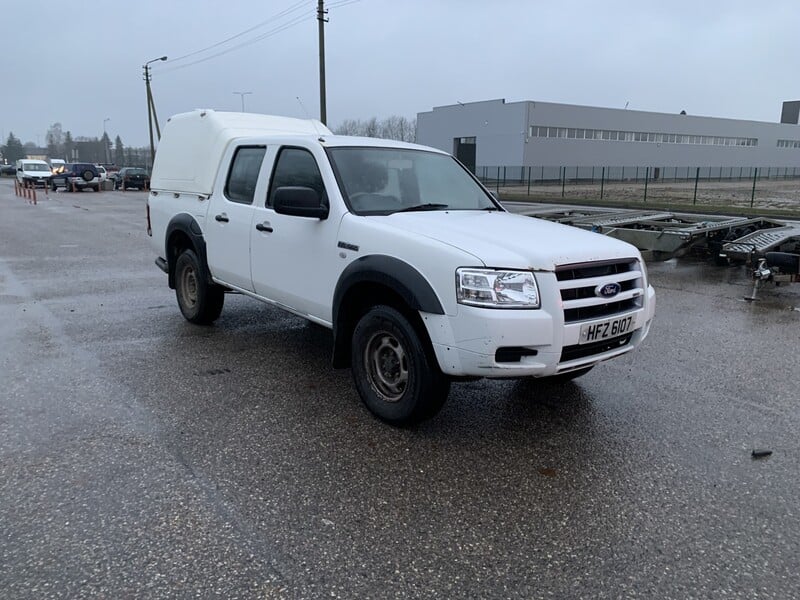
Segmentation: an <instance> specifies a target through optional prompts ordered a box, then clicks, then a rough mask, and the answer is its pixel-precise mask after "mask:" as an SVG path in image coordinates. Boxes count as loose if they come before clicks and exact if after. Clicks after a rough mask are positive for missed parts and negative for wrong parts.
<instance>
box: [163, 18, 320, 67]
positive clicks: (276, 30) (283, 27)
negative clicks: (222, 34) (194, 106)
mask: <svg viewBox="0 0 800 600" xmlns="http://www.w3.org/2000/svg"><path fill="white" fill-rule="evenodd" d="M313 18H315V17H313V16H311V15H305V16H302V17H296V18H295V19H294V20H292V21H289V22H287V23H284V24H283V25H281V26H279V27H276V28H274V29H271V30H269V31H267V32H266V33H263V34H261V35H259V36H257V37H255V38H253V39H251V40H248V41H246V42H242V43H241V44H238V45H236V46H232V47H230V48H227V49H225V50H222V51H221V52H217V53H216V54H212V55H210V56H206V57H204V58H200V59H198V60H194V61H192V62H188V63H186V64H183V65H178V66H176V67H172V68H171V69H164V70H163V71H162V70H159V71H158V73H159V74H164V73H171V72H172V71H177V70H179V69H185V68H186V67H191V66H193V65H196V64H199V63H202V62H205V61H207V60H211V59H212V58H217V57H218V56H222V55H223V54H228V53H229V52H233V51H234V50H238V49H240V48H244V47H245V46H249V45H251V44H255V43H256V42H260V41H261V40H265V39H267V38H268V37H272V36H273V35H276V34H278V33H280V32H282V31H285V30H286V29H289V28H290V27H294V26H295V25H298V24H300V23H303V22H305V21H309V20H311V19H313Z"/></svg>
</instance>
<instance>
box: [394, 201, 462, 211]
mask: <svg viewBox="0 0 800 600" xmlns="http://www.w3.org/2000/svg"><path fill="white" fill-rule="evenodd" d="M449 206H450V205H449V204H437V203H435V202H427V203H425V204H415V205H414V206H408V207H406V208H401V209H400V210H396V211H394V212H396V213H401V212H413V211H416V210H439V209H440V208H448V207H449Z"/></svg>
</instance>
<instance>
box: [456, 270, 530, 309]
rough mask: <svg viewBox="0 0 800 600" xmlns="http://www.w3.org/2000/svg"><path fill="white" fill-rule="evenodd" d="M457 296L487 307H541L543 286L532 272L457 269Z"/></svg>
mask: <svg viewBox="0 0 800 600" xmlns="http://www.w3.org/2000/svg"><path fill="white" fill-rule="evenodd" d="M456 299H457V300H458V302H459V303H460V304H469V305H470V306H483V307H486V308H539V306H540V303H539V288H538V286H537V285H536V278H535V277H534V276H533V273H531V272H530V271H496V270H494V269H470V268H462V269H458V270H456Z"/></svg>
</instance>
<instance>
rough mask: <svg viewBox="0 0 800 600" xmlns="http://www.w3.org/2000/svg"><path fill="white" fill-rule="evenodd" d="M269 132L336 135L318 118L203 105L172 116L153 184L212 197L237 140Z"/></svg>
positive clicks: (161, 188) (155, 168)
mask: <svg viewBox="0 0 800 600" xmlns="http://www.w3.org/2000/svg"><path fill="white" fill-rule="evenodd" d="M269 134H301V135H314V134H317V135H332V132H331V131H330V129H328V128H327V127H325V125H323V124H322V123H321V122H320V121H317V120H315V119H308V120H306V119H293V118H291V117H278V116H272V115H259V114H253V113H236V112H217V111H214V110H211V109H197V110H193V111H191V112H186V113H180V114H177V115H174V116H172V117H170V118H169V119H168V120H167V124H166V126H165V127H164V135H163V136H162V138H161V141H160V142H159V145H158V150H157V151H156V157H155V162H154V164H153V173H152V177H151V181H150V187H151V189H153V190H157V191H174V192H183V193H187V194H198V195H202V196H208V195H210V194H211V193H212V191H213V189H214V179H215V178H216V176H217V170H218V169H219V164H220V161H221V159H222V155H223V153H224V152H225V149H226V148H227V147H228V144H229V143H230V142H231V140H234V139H237V138H243V137H253V136H259V135H269Z"/></svg>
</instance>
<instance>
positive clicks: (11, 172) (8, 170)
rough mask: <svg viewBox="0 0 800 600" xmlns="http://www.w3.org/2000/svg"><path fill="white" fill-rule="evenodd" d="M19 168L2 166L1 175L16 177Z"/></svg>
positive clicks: (0, 167) (0, 166) (0, 168)
mask: <svg viewBox="0 0 800 600" xmlns="http://www.w3.org/2000/svg"><path fill="white" fill-rule="evenodd" d="M16 174H17V168H16V167H15V166H14V165H0V175H11V176H12V177H14V176H16Z"/></svg>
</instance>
